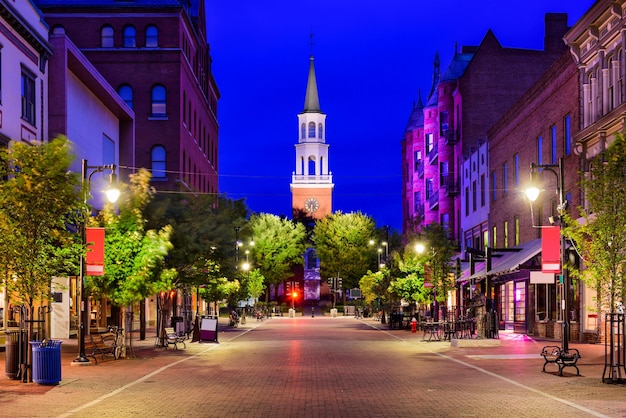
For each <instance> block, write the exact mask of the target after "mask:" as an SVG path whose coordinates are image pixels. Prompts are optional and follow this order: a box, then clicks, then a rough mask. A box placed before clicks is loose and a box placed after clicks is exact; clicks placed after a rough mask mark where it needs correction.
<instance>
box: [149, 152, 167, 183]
mask: <svg viewBox="0 0 626 418" xmlns="http://www.w3.org/2000/svg"><path fill="white" fill-rule="evenodd" d="M166 157H167V155H166V152H165V147H163V146H161V145H157V146H155V147H154V148H152V178H154V179H164V178H166V177H167V174H166V171H165V170H166V168H167V166H166Z"/></svg>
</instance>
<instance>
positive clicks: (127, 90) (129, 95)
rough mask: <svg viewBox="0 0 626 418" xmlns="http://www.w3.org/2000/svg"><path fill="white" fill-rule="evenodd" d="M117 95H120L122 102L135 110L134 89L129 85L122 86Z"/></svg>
mask: <svg viewBox="0 0 626 418" xmlns="http://www.w3.org/2000/svg"><path fill="white" fill-rule="evenodd" d="M117 93H118V94H119V95H120V97H121V98H122V100H124V102H125V103H126V104H127V105H128V107H130V108H131V109H132V108H133V89H132V88H131V87H130V86H129V85H128V84H122V85H121V86H120V87H119V88H118V89H117Z"/></svg>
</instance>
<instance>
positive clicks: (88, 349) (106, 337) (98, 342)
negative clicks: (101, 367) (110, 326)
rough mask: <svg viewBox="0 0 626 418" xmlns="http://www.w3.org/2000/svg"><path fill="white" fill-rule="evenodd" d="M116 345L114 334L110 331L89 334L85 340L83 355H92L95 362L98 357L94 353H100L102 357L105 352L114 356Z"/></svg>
mask: <svg viewBox="0 0 626 418" xmlns="http://www.w3.org/2000/svg"><path fill="white" fill-rule="evenodd" d="M115 349H116V345H115V335H114V334H111V333H107V334H95V335H94V334H89V341H85V355H86V356H87V357H93V359H94V361H95V362H96V364H98V359H97V358H96V355H98V354H99V355H100V356H101V358H102V359H104V356H106V355H107V354H110V355H112V356H113V358H116V350H115Z"/></svg>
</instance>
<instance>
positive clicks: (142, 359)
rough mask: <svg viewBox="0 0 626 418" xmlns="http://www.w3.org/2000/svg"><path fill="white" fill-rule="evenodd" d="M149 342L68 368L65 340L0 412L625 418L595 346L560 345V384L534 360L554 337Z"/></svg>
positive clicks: (375, 334) (230, 335) (324, 329)
mask: <svg viewBox="0 0 626 418" xmlns="http://www.w3.org/2000/svg"><path fill="white" fill-rule="evenodd" d="M257 327H259V328H257ZM148 335H151V336H152V337H150V338H147V339H146V340H144V341H133V346H134V353H135V357H134V358H133V359H129V360H119V361H115V360H105V361H102V362H100V363H99V365H97V366H87V367H71V366H70V364H71V361H72V359H74V358H75V357H76V353H77V345H76V340H75V339H74V340H66V341H64V342H63V345H62V381H61V383H60V384H59V385H56V386H46V385H38V384H34V383H28V384H24V383H21V382H18V381H14V380H9V379H7V378H6V377H4V373H2V374H0V416H34V417H48V416H79V417H80V416H93V415H94V414H96V415H98V416H112V417H118V416H151V417H152V416H168V417H171V416H197V417H209V416H246V417H250V416H270V415H271V416H275V417H282V416H317V417H332V416H347V415H350V416H357V415H358V416H416V415H418V416H493V415H503V414H504V413H505V411H506V413H507V414H508V415H511V416H531V417H532V416H561V415H562V414H567V415H568V416H612V417H619V416H623V417H626V386H624V385H607V384H603V383H601V377H602V372H603V369H604V346H603V345H600V344H596V345H592V344H578V343H570V345H571V346H572V347H575V348H578V349H579V350H580V352H581V354H582V359H581V360H580V361H579V367H580V370H581V375H582V376H573V375H572V373H571V372H572V371H574V369H571V368H567V369H565V376H564V377H559V376H556V374H555V373H542V372H541V367H542V366H543V359H542V358H541V357H539V356H538V353H539V352H540V350H541V347H543V346H544V345H547V344H552V343H555V341H549V340H537V339H533V338H531V337H528V336H524V335H519V334H511V333H501V334H500V339H501V345H500V346H499V347H489V348H485V347H471V348H453V347H451V346H450V343H449V342H439V341H437V342H424V341H423V334H422V333H421V332H420V331H418V332H417V333H415V334H413V333H411V332H410V331H406V330H395V329H394V330H389V329H388V328H387V327H386V326H384V325H381V324H380V323H379V322H375V321H374V320H372V319H363V320H356V319H354V318H343V317H340V318H328V317H324V318H322V317H316V318H307V317H298V318H273V319H271V320H266V321H265V322H262V323H257V322H256V321H250V320H248V323H247V324H246V325H244V326H241V327H240V328H238V329H232V328H227V327H220V335H219V339H220V344H214V343H202V344H198V343H189V342H188V344H187V349H184V350H178V351H175V350H172V349H171V348H170V349H163V348H158V347H155V339H154V332H151V333H149V334H148ZM270 336H271V337H270ZM556 343H557V345H558V342H556ZM356 347H358V348H356ZM394 359H398V361H394ZM4 364H5V361H4V354H0V371H3V370H4ZM551 366H553V365H551ZM551 370H556V366H553V368H552V369H551ZM183 400H184V401H183ZM94 411H97V413H95V412H94ZM561 412H562V414H561Z"/></svg>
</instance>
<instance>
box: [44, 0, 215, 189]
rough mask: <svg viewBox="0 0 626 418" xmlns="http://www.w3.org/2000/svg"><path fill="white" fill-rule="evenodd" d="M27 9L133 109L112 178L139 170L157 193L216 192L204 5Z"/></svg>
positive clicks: (136, 2)
mask: <svg viewBox="0 0 626 418" xmlns="http://www.w3.org/2000/svg"><path fill="white" fill-rule="evenodd" d="M35 4H36V5H37V6H38V7H39V8H40V9H41V10H42V11H43V15H44V19H45V21H46V22H47V23H48V25H49V26H50V28H51V30H54V28H56V27H63V28H64V30H65V33H66V35H67V36H68V38H69V39H71V40H72V42H73V43H74V44H75V45H76V46H77V47H78V48H79V49H80V51H81V52H82V53H83V54H84V55H85V56H86V57H87V59H88V60H89V61H90V62H91V63H92V64H93V65H94V66H95V68H96V69H97V70H98V71H99V72H100V73H101V74H102V75H103V76H104V78H105V79H106V80H107V81H108V82H109V84H111V86H113V88H115V89H116V90H117V92H118V93H119V95H120V96H121V97H122V99H123V100H124V101H125V102H126V103H127V104H128V105H129V107H131V108H132V109H133V110H134V112H135V146H134V148H130V149H127V148H120V155H119V161H120V173H121V174H122V175H124V174H128V173H130V172H132V171H134V170H135V169H137V168H139V167H145V168H148V169H150V170H151V171H152V183H153V185H154V186H155V187H156V188H157V189H159V190H162V191H163V190H193V191H199V192H203V193H217V192H218V178H217V171H218V124H217V101H218V99H219V92H218V89H217V85H216V83H215V80H214V79H213V76H212V73H211V57H210V54H209V46H208V44H207V42H206V28H205V22H206V19H205V15H204V0H197V1H192V2H183V1H178V0H133V1H124V2H118V1H111V0H92V1H89V2H76V1H71V0H35ZM70 139H71V136H70Z"/></svg>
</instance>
